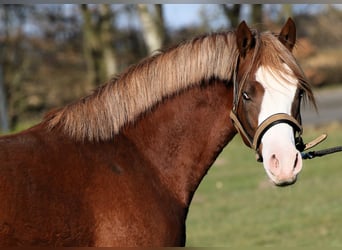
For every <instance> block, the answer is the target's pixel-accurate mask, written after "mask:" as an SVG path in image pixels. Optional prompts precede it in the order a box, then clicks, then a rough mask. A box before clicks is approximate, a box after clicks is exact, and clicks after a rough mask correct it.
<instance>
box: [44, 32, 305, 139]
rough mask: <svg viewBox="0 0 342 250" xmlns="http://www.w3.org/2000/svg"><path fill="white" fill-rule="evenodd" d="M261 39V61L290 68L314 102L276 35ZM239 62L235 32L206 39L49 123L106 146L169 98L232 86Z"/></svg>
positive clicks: (151, 61) (147, 63) (148, 63)
mask: <svg viewBox="0 0 342 250" xmlns="http://www.w3.org/2000/svg"><path fill="white" fill-rule="evenodd" d="M260 37H261V39H260V42H261V46H260V50H262V48H263V46H267V47H268V48H267V49H265V50H264V51H260V52H262V53H261V54H264V55H262V56H261V58H258V59H257V60H258V61H259V62H260V63H261V64H263V65H264V64H265V65H269V66H270V67H272V68H273V67H276V68H277V67H278V68H279V70H283V69H284V68H283V67H281V66H280V63H281V64H282V63H283V62H285V63H286V64H288V65H289V67H290V69H292V70H293V72H294V74H295V75H296V76H297V77H298V78H299V79H300V80H301V82H303V84H302V85H303V87H304V89H305V90H306V91H307V92H308V93H309V97H310V96H311V91H310V88H309V87H308V86H307V84H306V81H305V78H304V77H303V76H304V75H303V73H302V71H301V70H300V68H299V66H298V65H297V63H296V62H295V60H294V58H293V57H292V55H291V53H290V52H288V51H285V47H284V46H282V45H281V43H280V42H279V41H278V39H277V38H275V37H274V36H273V35H271V34H268V33H264V34H261V36H260ZM257 40H259V39H257ZM256 53H258V52H256ZM258 54H260V53H258ZM237 59H238V49H237V46H236V37H235V33H234V32H226V33H215V34H211V35H207V36H202V37H199V38H196V39H194V40H191V41H188V42H185V43H182V44H180V45H178V46H177V47H174V48H171V49H169V50H167V51H165V52H162V53H159V54H157V55H155V56H152V57H149V58H147V59H145V60H143V61H142V62H140V63H138V64H137V65H134V66H132V67H130V68H128V69H127V71H125V72H124V73H123V74H121V75H120V76H119V77H117V78H115V79H112V80H111V81H110V82H109V83H107V84H106V85H104V86H102V87H100V88H99V89H97V90H96V91H95V92H94V93H93V94H91V95H89V96H87V97H85V98H83V99H81V100H79V101H77V102H75V103H72V104H70V105H67V106H65V107H64V108H61V109H59V110H57V111H54V112H51V113H49V114H48V115H47V116H46V118H45V121H46V122H47V124H48V127H49V128H50V129H54V128H61V129H62V130H63V131H64V132H65V133H66V134H68V135H69V136H71V137H72V138H74V139H76V140H86V139H88V140H95V141H99V140H108V139H110V138H112V137H113V136H114V135H115V134H117V133H119V131H120V129H121V128H122V127H123V126H124V125H125V124H127V123H130V122H133V121H134V120H135V119H137V117H138V116H139V115H141V114H143V113H145V112H147V111H148V110H150V109H151V108H152V107H153V106H154V105H156V104H157V103H159V102H160V101H162V100H163V99H164V98H167V97H168V96H172V95H175V94H177V93H179V92H181V91H183V90H185V89H187V88H190V87H193V86H196V85H200V84H201V83H202V82H203V81H206V80H209V79H211V78H217V79H221V80H227V81H229V80H231V79H232V77H233V74H234V72H235V69H236V65H237V61H238V60H237ZM302 79H303V80H302Z"/></svg>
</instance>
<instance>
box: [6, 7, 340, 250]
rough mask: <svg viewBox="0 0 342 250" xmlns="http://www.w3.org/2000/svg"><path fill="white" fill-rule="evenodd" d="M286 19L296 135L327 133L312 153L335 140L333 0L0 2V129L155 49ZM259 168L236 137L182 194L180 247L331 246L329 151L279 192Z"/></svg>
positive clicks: (33, 119)
mask: <svg viewBox="0 0 342 250" xmlns="http://www.w3.org/2000/svg"><path fill="white" fill-rule="evenodd" d="M288 17H292V18H293V19H294V20H295V22H296V25H297V36H298V43H297V46H296V48H295V50H294V53H295V55H296V57H297V58H298V60H299V62H300V64H301V66H302V67H303V69H304V71H305V73H306V75H307V77H308V78H309V80H310V82H311V84H312V85H313V88H314V93H315V96H316V98H317V104H318V110H319V113H316V111H315V110H314V109H313V108H312V107H310V105H306V106H305V107H304V109H303V112H302V115H303V122H304V140H305V141H308V140H311V139H313V138H314V137H316V136H317V135H319V134H320V133H322V132H328V134H329V137H328V140H327V142H324V143H322V144H321V145H320V146H318V148H317V149H322V148H326V147H332V146H336V145H341V144H342V123H341V121H342V70H341V69H342V67H341V66H342V62H341V60H340V59H341V58H342V47H341V42H342V25H341V24H342V4H340V5H339V4H333V5H331V4H263V5H262V4H253V5H252V4H242V5H237V4H225V5H223V4H221V5H218V4H207V5H205V4H187V5H185V4H184V5H177V4H166V5H152V4H149V5H145V4H138V5H124V4H114V5H105V4H91V5H72V4H71V5H50V4H42V5H0V134H1V133H11V132H15V131H19V130H22V129H24V128H27V127H29V126H32V125H33V124H34V123H37V122H39V121H40V120H41V119H42V117H43V115H44V113H46V112H47V111H48V110H50V109H52V108H55V107H59V106H63V105H65V104H67V103H69V102H72V101H73V100H76V99H77V98H79V97H82V96H84V95H87V94H89V93H90V92H91V91H92V90H93V89H95V88H96V87H97V86H99V85H101V84H104V83H105V82H106V81H107V80H108V79H109V78H110V77H112V76H114V75H115V74H119V73H120V72H122V71H123V70H124V69H125V68H126V67H127V66H129V65H131V64H133V63H136V62H138V61H139V60H141V59H142V58H144V57H146V56H148V55H149V54H151V53H153V51H156V50H158V49H159V48H167V47H169V46H172V45H174V44H176V43H179V42H181V41H183V40H186V39H190V38H192V37H194V36H196V35H199V34H203V33H209V32H215V31H224V30H228V29H233V28H235V27H236V26H237V25H238V24H239V22H240V21H241V20H246V21H247V22H248V24H249V26H250V27H252V28H258V29H261V30H271V31H273V32H276V33H277V32H279V31H280V29H281V27H282V25H283V24H284V23H285V21H286V19H287V18H288ZM0 166H1V162H0ZM256 166H258V167H256ZM260 166H261V164H259V163H257V162H256V161H255V158H254V153H253V152H252V151H251V150H250V149H248V148H247V147H245V146H244V145H243V144H242V142H241V138H240V137H239V136H236V137H235V138H234V140H233V141H232V142H231V143H229V145H228V146H227V147H226V148H225V149H224V151H223V152H222V153H221V155H220V157H219V158H218V159H217V160H216V162H215V164H214V166H213V167H212V168H211V169H210V171H209V172H208V174H207V176H206V177H205V178H204V180H203V181H202V183H201V185H200V186H199V189H198V190H197V192H196V194H195V196H194V198H193V202H192V205H191V207H190V211H189V215H188V219H187V246H240V247H241V246H277V247H278V246H314V247H315V248H317V247H320V246H322V247H326V246H342V196H341V190H342V182H341V176H342V174H341V173H342V172H341V171H342V169H341V167H342V166H341V155H340V154H335V155H330V156H326V157H324V158H318V159H315V160H308V161H306V162H305V163H304V169H303V171H302V173H301V175H300V178H299V180H298V181H297V183H296V184H295V185H293V186H290V187H286V188H282V189H280V188H276V187H274V186H273V185H272V184H270V182H269V181H268V178H267V177H266V174H265V172H264V170H263V169H262V167H260Z"/></svg>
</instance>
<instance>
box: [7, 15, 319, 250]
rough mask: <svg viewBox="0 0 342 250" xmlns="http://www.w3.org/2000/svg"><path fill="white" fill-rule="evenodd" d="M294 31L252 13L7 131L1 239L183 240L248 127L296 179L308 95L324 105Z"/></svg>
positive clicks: (272, 162) (267, 158) (267, 157)
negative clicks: (212, 175)
mask: <svg viewBox="0 0 342 250" xmlns="http://www.w3.org/2000/svg"><path fill="white" fill-rule="evenodd" d="M295 40H296V29H295V24H294V22H293V21H292V20H291V19H289V20H288V21H287V23H286V24H285V26H284V27H283V28H282V30H281V31H280V33H279V34H278V35H274V34H272V33H270V32H263V33H260V32H258V31H256V30H250V29H249V28H248V26H247V25H246V23H245V22H242V23H241V24H240V25H239V27H238V28H237V29H236V31H230V32H224V33H214V34H210V35H205V36H201V37H197V38H195V39H193V40H190V41H187V42H184V43H181V44H179V45H178V46H175V47H173V48H170V49H168V50H166V51H164V52H161V53H159V54H156V55H154V56H152V57H149V58H147V59H144V60H143V61H141V62H140V63H138V64H137V65H134V66H132V67H130V68H128V69H127V70H126V71H125V72H123V73H122V74H121V75H120V76H119V77H117V78H115V79H112V80H110V81H109V82H108V83H107V84H105V85H104V86H102V87H100V88H99V89H97V90H96V91H94V93H93V94H91V95H89V96H87V97H85V98H83V99H80V100H78V101H76V102H74V103H71V104H69V105H67V106H65V107H62V108H60V109H57V110H54V111H51V112H50V113H49V114H47V115H46V116H45V118H44V119H43V121H42V122H41V123H39V124H37V125H35V126H34V127H32V128H29V129H27V130H25V131H23V132H20V133H18V134H14V135H8V136H3V137H1V138H0V200H1V203H0V245H2V246H184V245H185V220H186V217H187V212H188V208H189V205H190V202H191V199H192V197H193V194H194V192H195V191H196V189H197V187H198V185H199V184H200V182H201V180H202V178H203V177H204V176H205V174H206V173H207V171H208V169H209V168H210V166H211V165H212V164H213V162H214V161H215V159H216V158H217V156H218V155H219V153H220V152H221V151H222V149H223V148H224V147H225V146H226V145H227V144H228V143H229V141H230V140H231V139H232V138H233V137H234V136H235V135H236V133H237V132H238V131H239V132H240V133H241V135H242V137H243V139H244V141H245V142H246V144H247V145H248V146H250V147H252V148H254V149H255V150H256V152H257V154H258V156H259V157H258V158H259V160H261V159H262V160H263V165H264V168H265V170H266V173H267V175H268V176H269V178H270V179H271V180H272V181H273V182H274V183H275V184H276V185H288V184H292V183H294V182H295V181H296V178H297V175H298V174H299V172H300V171H301V169H302V158H301V154H300V150H298V149H297V148H296V141H298V140H300V133H301V119H300V102H301V99H302V98H303V97H304V98H308V99H309V100H310V101H312V102H313V103H314V98H313V94H312V91H311V89H310V86H309V84H308V83H307V81H306V80H305V76H304V74H303V72H302V70H301V68H300V66H299V65H298V64H297V62H296V60H295V58H294V57H293V55H292V53H291V51H292V48H293V46H294V45H295ZM279 114H280V115H279ZM270 117H272V118H270ZM265 123H266V126H265ZM263 124H264V125H263ZM260 127H262V129H260ZM261 130H262V131H261ZM256 133H257V136H256V137H257V139H256V143H254V142H253V140H254V139H253V138H255V135H256ZM297 144H298V143H297ZM253 145H255V146H253ZM227 223H228V222H227Z"/></svg>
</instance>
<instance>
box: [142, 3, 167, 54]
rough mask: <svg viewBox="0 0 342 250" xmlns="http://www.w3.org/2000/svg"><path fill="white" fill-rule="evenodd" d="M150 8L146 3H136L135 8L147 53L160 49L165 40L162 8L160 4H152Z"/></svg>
mask: <svg viewBox="0 0 342 250" xmlns="http://www.w3.org/2000/svg"><path fill="white" fill-rule="evenodd" d="M151 8H153V9H152V10H149V6H148V5H146V4H138V5H137V10H138V13H139V17H140V21H141V24H142V29H143V36H144V40H145V42H146V46H147V49H148V52H149V54H151V53H153V52H154V51H156V50H158V49H160V48H161V47H162V46H163V44H164V40H165V27H164V18H163V9H162V5H161V4H155V5H152V6H151Z"/></svg>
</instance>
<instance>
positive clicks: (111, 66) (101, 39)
mask: <svg viewBox="0 0 342 250" xmlns="http://www.w3.org/2000/svg"><path fill="white" fill-rule="evenodd" d="M80 10H81V13H82V16H83V48H84V56H85V59H86V64H87V70H88V79H89V82H90V84H88V86H87V87H90V88H94V87H95V86H96V85H99V84H103V83H105V82H106V81H108V79H109V78H110V77H111V76H112V75H114V74H116V73H117V61H116V56H115V51H114V48H113V45H112V36H113V33H114V32H113V29H112V23H111V20H112V13H111V10H110V7H109V6H108V5H106V4H101V5H100V9H99V13H98V15H99V16H98V18H97V19H96V21H93V20H92V13H91V12H90V10H89V8H88V6H87V5H86V4H82V5H81V7H80Z"/></svg>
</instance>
